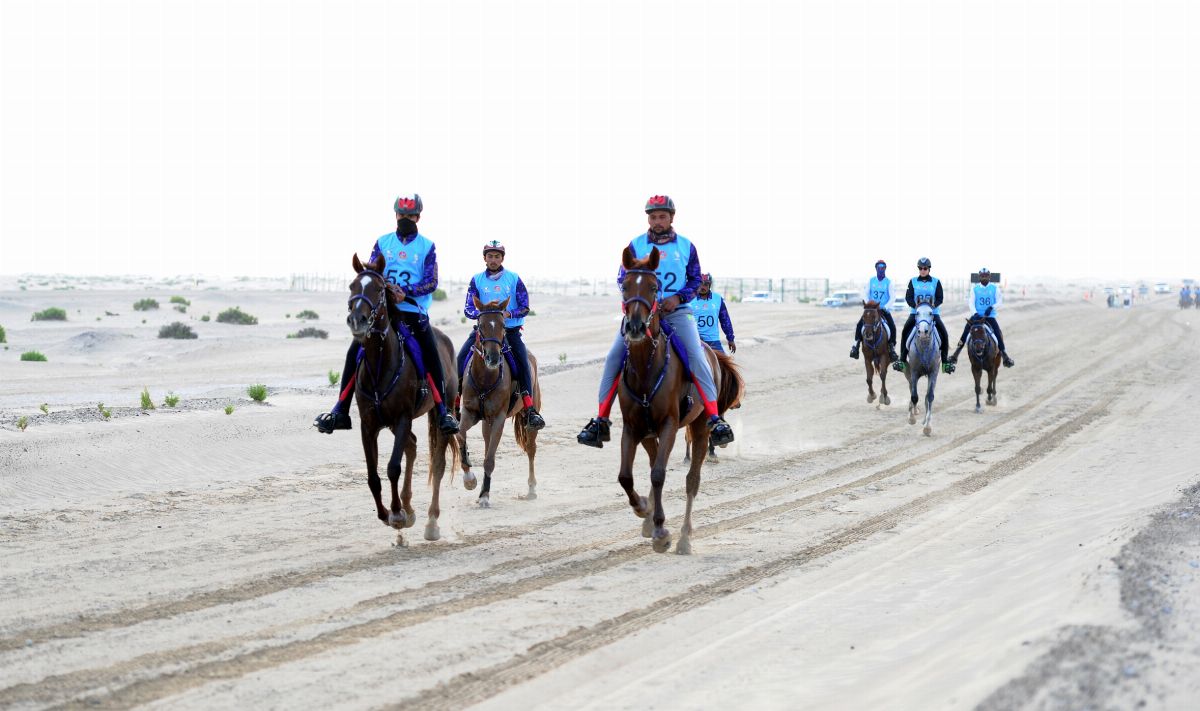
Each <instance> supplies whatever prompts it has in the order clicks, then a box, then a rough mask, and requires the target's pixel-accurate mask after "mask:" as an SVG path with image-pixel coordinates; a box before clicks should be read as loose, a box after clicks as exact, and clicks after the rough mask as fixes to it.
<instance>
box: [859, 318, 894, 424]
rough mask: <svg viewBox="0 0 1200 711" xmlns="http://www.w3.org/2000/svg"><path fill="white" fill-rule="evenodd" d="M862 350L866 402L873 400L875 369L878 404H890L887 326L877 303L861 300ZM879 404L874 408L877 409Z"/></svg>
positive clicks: (890, 358)
mask: <svg viewBox="0 0 1200 711" xmlns="http://www.w3.org/2000/svg"><path fill="white" fill-rule="evenodd" d="M862 321H863V328H862V350H863V365H865V366H866V367H867V402H875V371H879V405H891V404H892V399H891V398H890V397H888V391H887V372H888V366H889V365H891V363H892V355H891V353H890V352H889V350H888V334H887V327H886V326H885V325H884V322H883V317H882V316H880V315H879V303H878V302H875V301H864V302H863V316H862ZM879 405H876V406H875V409H879Z"/></svg>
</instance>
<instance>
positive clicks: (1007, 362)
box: [1000, 353, 1016, 368]
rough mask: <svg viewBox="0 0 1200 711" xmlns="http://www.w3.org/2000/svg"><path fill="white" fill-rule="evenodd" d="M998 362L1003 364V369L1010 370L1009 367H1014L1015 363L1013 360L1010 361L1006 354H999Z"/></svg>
mask: <svg viewBox="0 0 1200 711" xmlns="http://www.w3.org/2000/svg"><path fill="white" fill-rule="evenodd" d="M1000 361H1001V362H1002V363H1004V367H1005V368H1011V367H1013V366H1014V365H1016V362H1015V361H1013V359H1012V358H1009V357H1008V354H1007V353H1001V354H1000Z"/></svg>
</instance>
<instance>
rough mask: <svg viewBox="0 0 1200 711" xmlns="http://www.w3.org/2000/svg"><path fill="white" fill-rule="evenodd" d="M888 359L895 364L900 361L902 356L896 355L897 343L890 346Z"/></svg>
mask: <svg viewBox="0 0 1200 711" xmlns="http://www.w3.org/2000/svg"><path fill="white" fill-rule="evenodd" d="M888 357H889V358H891V359H892V362H893V363H895V362H897V361H899V360H900V356H898V355H896V344H895V343H889V344H888Z"/></svg>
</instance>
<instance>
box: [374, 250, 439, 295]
mask: <svg viewBox="0 0 1200 711" xmlns="http://www.w3.org/2000/svg"><path fill="white" fill-rule="evenodd" d="M376 243H377V244H378V245H379V251H380V252H382V253H383V258H384V259H385V260H387V261H386V263H385V264H384V266H383V276H384V277H386V278H387V280H388V281H389V282H391V283H393V284H398V285H399V286H400V288H401V289H404V290H405V291H406V292H407V291H408V289H409V285H411V284H418V283H420V281H421V279H422V278H423V277H424V276H425V257H427V256H428V255H429V252H430V251H431V250H433V242H431V241H430V240H429V238H428V237H426V236H424V235H422V234H418V235H417V236H415V237H413V240H412V241H411V242H409V243H408V244H404V243H403V242H401V241H400V238H399V237H398V236H397V235H396V233H395V232H389V233H387V234H386V235H384V236H382V237H380V238H379V239H378V240H377V241H376ZM412 299H413V300H414V301H416V302H417V304H418V306H419V308H418V306H413V305H412V304H410V303H409V302H408V301H407V300H406V301H403V302H401V303H399V304H397V305H396V308H398V309H399V310H401V311H409V312H413V313H424V312H426V311H428V310H429V305H430V304H432V303H433V294H432V293H429V294H425V295H424V296H415V295H413V296H412Z"/></svg>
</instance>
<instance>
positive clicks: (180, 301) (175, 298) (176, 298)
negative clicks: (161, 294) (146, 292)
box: [171, 296, 192, 306]
mask: <svg viewBox="0 0 1200 711" xmlns="http://www.w3.org/2000/svg"><path fill="white" fill-rule="evenodd" d="M171 303H172V304H183V305H184V306H191V305H192V302H190V301H188V300H187V299H185V298H183V297H182V296H172V297H171Z"/></svg>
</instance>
